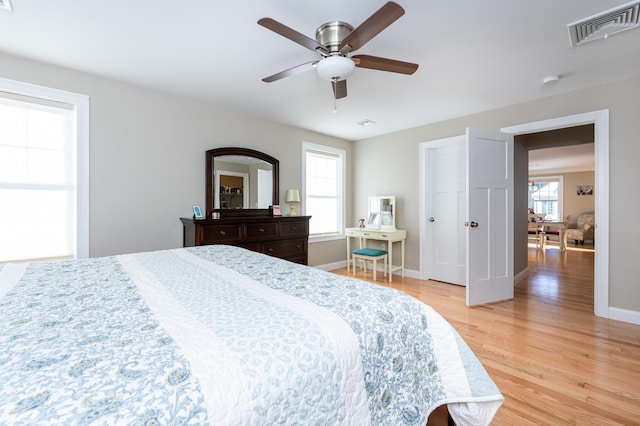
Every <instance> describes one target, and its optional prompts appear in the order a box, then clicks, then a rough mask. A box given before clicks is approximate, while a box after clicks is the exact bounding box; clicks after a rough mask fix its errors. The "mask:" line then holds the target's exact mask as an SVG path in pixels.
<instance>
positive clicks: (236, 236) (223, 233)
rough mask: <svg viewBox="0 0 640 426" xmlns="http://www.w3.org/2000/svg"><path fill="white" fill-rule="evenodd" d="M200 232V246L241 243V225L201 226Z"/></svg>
mask: <svg viewBox="0 0 640 426" xmlns="http://www.w3.org/2000/svg"><path fill="white" fill-rule="evenodd" d="M201 232H202V234H201V238H200V244H216V243H233V242H239V241H242V225H236V224H233V225H203V226H202V227H201Z"/></svg>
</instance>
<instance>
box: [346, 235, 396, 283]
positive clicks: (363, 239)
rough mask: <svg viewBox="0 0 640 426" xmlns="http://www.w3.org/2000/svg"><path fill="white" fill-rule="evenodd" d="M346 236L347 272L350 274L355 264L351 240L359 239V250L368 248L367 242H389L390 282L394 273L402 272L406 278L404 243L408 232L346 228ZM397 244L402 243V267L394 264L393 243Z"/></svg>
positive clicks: (388, 267)
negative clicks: (353, 263) (352, 256)
mask: <svg viewBox="0 0 640 426" xmlns="http://www.w3.org/2000/svg"><path fill="white" fill-rule="evenodd" d="M345 234H346V236H347V272H349V269H350V267H351V266H352V262H353V259H352V258H351V238H358V240H359V242H360V247H359V248H363V247H366V245H367V240H378V241H386V242H387V251H388V252H389V256H388V258H387V262H388V266H387V269H388V271H389V282H391V276H392V275H393V271H398V270H400V271H402V278H404V243H405V240H406V239H407V231H405V230H403V229H396V230H378V229H367V228H346V229H345ZM396 242H399V243H401V247H402V257H401V259H402V260H401V264H400V265H394V264H393V243H396ZM353 267H354V268H355V265H353Z"/></svg>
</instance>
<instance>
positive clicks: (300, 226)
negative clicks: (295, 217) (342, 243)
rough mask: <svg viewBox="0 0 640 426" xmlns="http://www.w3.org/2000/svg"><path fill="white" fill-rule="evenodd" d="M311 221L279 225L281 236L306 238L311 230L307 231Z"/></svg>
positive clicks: (289, 222)
mask: <svg viewBox="0 0 640 426" xmlns="http://www.w3.org/2000/svg"><path fill="white" fill-rule="evenodd" d="M308 223H309V221H305V220H300V221H288V222H282V223H279V224H278V226H279V227H280V236H281V237H298V236H301V237H306V236H307V235H309V230H308V229H307V227H308Z"/></svg>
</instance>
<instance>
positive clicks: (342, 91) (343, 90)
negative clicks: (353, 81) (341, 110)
mask: <svg viewBox="0 0 640 426" xmlns="http://www.w3.org/2000/svg"><path fill="white" fill-rule="evenodd" d="M331 88H332V89H333V97H334V98H335V99H342V98H346V97H347V80H338V81H332V82H331Z"/></svg>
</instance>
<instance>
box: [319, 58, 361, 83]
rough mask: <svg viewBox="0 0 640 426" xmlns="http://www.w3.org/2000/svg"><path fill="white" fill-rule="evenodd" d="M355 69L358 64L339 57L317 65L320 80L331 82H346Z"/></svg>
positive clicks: (325, 60) (326, 59)
mask: <svg viewBox="0 0 640 426" xmlns="http://www.w3.org/2000/svg"><path fill="white" fill-rule="evenodd" d="M355 68H356V64H354V63H353V61H352V60H351V59H349V58H347V57H344V56H339V55H336V56H329V57H326V58H324V59H322V60H321V61H320V62H318V65H316V71H317V73H318V75H319V76H320V78H322V79H324V80H329V81H333V80H336V81H337V80H344V79H345V78H347V77H349V76H350V75H351V74H352V73H353V70H354V69H355Z"/></svg>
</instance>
